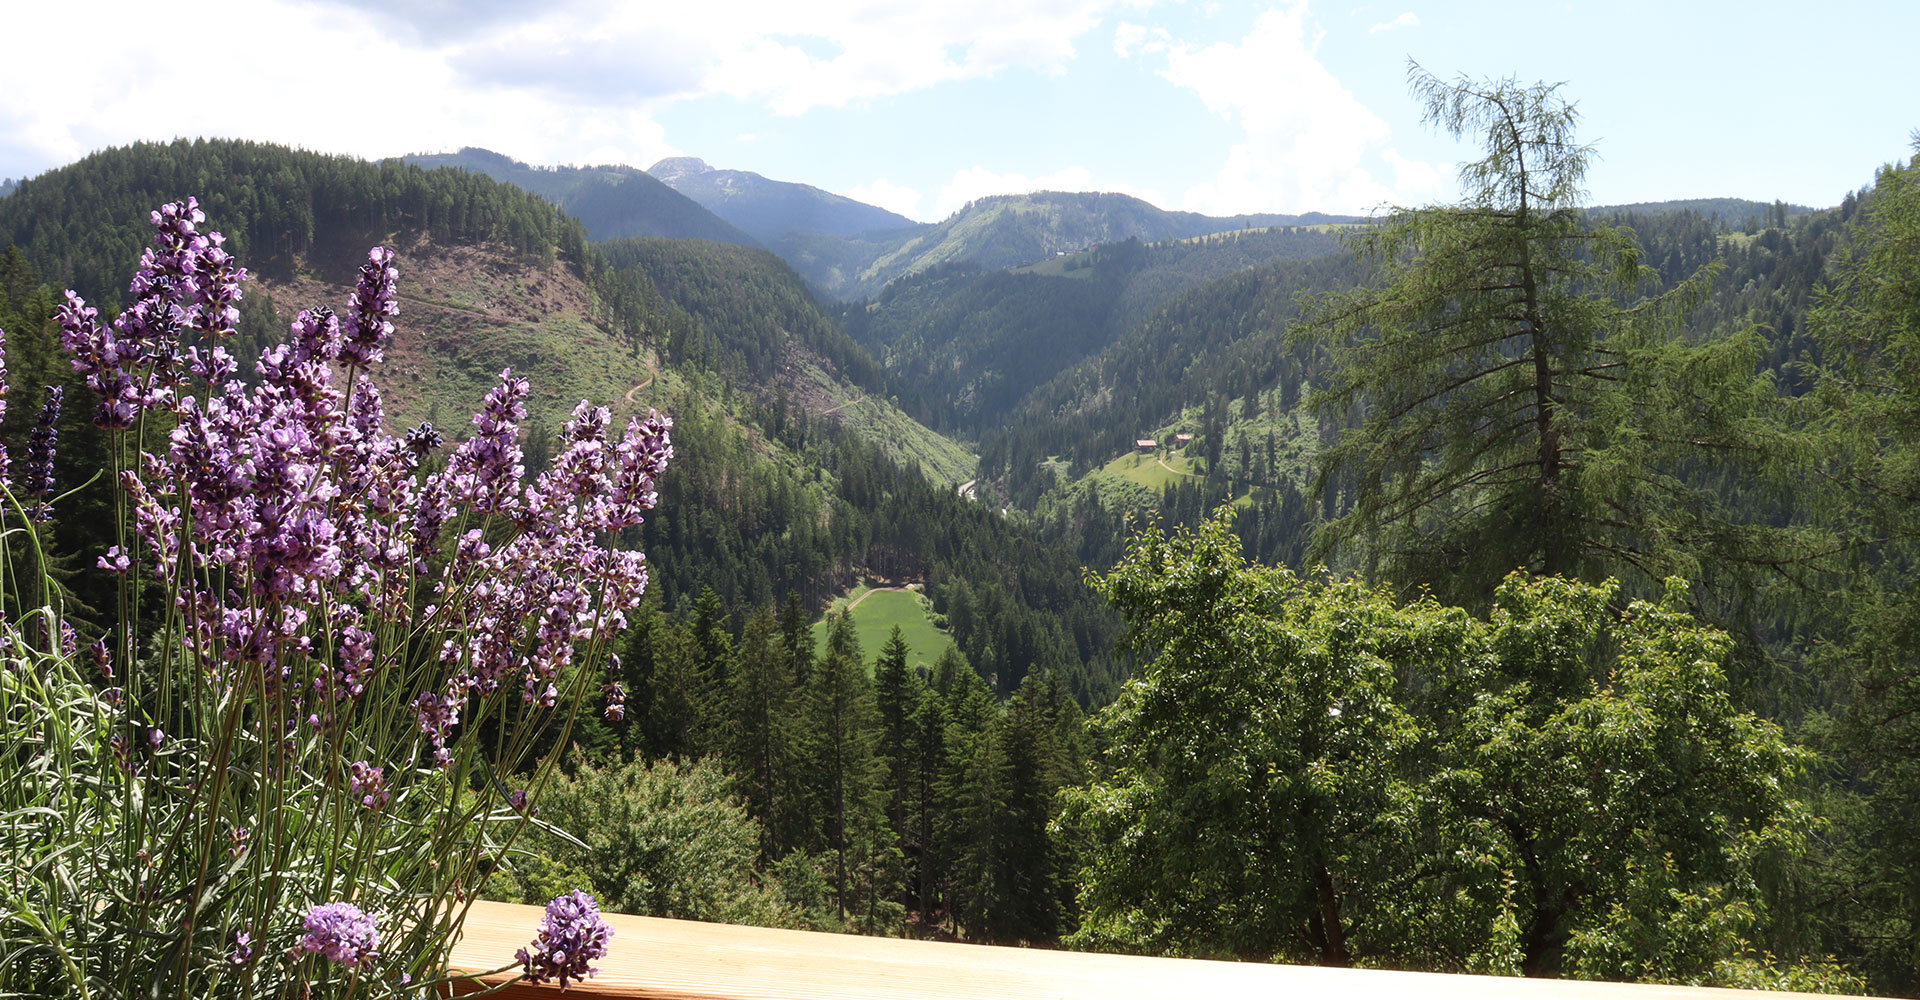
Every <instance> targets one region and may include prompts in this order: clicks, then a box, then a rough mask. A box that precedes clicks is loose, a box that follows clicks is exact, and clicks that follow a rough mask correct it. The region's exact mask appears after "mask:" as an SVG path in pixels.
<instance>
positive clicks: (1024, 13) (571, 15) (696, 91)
mask: <svg viewBox="0 0 1920 1000" xmlns="http://www.w3.org/2000/svg"><path fill="white" fill-rule="evenodd" d="M340 2H361V0H340ZM1113 3H1114V0H1040V2H1030V0H1029V2H1022V0H972V2H969V3H965V4H950V3H942V4H899V3H889V2H885V0H837V2H827V3H807V4H794V3H791V2H789V0H746V2H738V3H729V4H726V5H716V4H678V5H662V4H620V3H612V2H608V0H599V2H585V0H583V2H579V3H575V4H573V5H572V6H569V7H562V8H559V9H549V8H546V7H544V6H543V5H537V4H536V5H529V6H528V8H527V10H528V11H529V12H530V13H528V14H526V15H524V16H523V18H522V19H521V20H520V21H518V22H517V23H510V22H502V23H500V24H499V25H498V26H496V27H495V28H493V29H492V30H487V31H484V32H481V33H478V34H477V35H476V36H475V37H474V38H473V39H472V40H468V41H461V42H458V43H456V44H455V45H454V46H453V47H452V48H451V49H450V54H451V58H452V60H453V62H454V64H455V65H456V66H458V67H459V68H460V69H461V71H462V72H463V73H465V74H466V75H467V76H469V77H470V78H471V79H473V80H475V81H476V82H487V83H497V84H503V85H509V86H528V85H539V86H544V87H545V88H547V89H549V90H550V91H553V92H555V93H560V94H568V95H572V96H574V97H576V98H578V99H584V100H589V101H591V100H594V99H597V98H602V97H604V96H608V95H610V94H624V95H627V96H628V97H631V98H653V97H675V98H678V97H690V96H695V95H705V94H725V95H728V96H731V97H735V98H739V99H742V100H747V101H753V102H759V103H763V104H765V105H766V106H767V107H769V108H771V109H773V110H774V111H775V112H777V113H779V114H785V115H798V114H801V113H804V112H806V111H808V110H810V109H812V108H816V107H844V106H846V105H849V104H853V103H857V102H861V101H867V100H872V99H874V98H879V97H887V96H892V95H895V94H903V93H908V92H911V91H915V90H921V89H924V88H927V87H931V86H935V85H938V84H941V83H947V82H951V81H956V80H967V79H974V78H979V77H986V76H992V75H994V74H996V73H999V72H1001V71H1004V70H1007V69H1013V68H1021V69H1028V70H1033V71H1036V72H1040V73H1045V74H1048V75H1056V76H1057V75H1059V74H1061V73H1064V72H1065V71H1066V67H1067V65H1068V64H1069V63H1071V62H1072V61H1073V58H1074V55H1075V50H1074V40H1075V39H1077V38H1078V37H1080V36H1081V35H1084V34H1086V33H1087V32H1089V31H1091V30H1093V28H1094V27H1095V26H1097V25H1098V24H1099V23H1100V20H1101V17H1102V16H1103V15H1104V13H1105V11H1106V9H1107V8H1108V7H1111V6H1112V5H1113Z"/></svg>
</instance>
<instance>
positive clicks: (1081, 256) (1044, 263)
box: [1012, 250, 1099, 279]
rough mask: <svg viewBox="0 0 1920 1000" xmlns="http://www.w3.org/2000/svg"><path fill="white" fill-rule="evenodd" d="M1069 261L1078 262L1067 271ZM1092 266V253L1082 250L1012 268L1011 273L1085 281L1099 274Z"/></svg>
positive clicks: (1097, 269)
mask: <svg viewBox="0 0 1920 1000" xmlns="http://www.w3.org/2000/svg"><path fill="white" fill-rule="evenodd" d="M1069 261H1078V262H1079V266H1076V267H1074V268H1073V269H1071V270H1069V269H1068V268H1067V263H1068V262H1069ZM1092 265H1093V252H1092V251H1090V250H1083V251H1080V252H1078V253H1070V254H1067V255H1066V256H1064V257H1048V258H1046V259H1045V260H1039V261H1035V262H1034V263H1031V264H1027V265H1025V266H1022V267H1016V268H1013V269H1012V271H1013V273H1015V274H1039V275H1045V276H1046V277H1049V278H1080V279H1086V278H1091V277H1093V276H1094V275H1096V274H1098V273H1099V268H1096V267H1094V266H1092Z"/></svg>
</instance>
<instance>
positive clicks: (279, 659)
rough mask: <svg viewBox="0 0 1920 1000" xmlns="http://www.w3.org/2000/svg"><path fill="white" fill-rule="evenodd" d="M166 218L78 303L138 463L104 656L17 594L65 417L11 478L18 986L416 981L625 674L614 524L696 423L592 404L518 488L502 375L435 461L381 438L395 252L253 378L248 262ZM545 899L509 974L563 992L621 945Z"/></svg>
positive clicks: (9, 835)
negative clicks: (613, 648)
mask: <svg viewBox="0 0 1920 1000" xmlns="http://www.w3.org/2000/svg"><path fill="white" fill-rule="evenodd" d="M152 221H153V226H154V238H153V242H152V245H151V246H150V247H148V248H147V249H146V251H145V252H144V254H143V255H142V257H141V260H140V264H139V269H138V271H137V273H136V275H135V277H134V279H133V282H132V285H131V293H132V299H133V301H132V305H130V306H129V307H128V308H127V309H126V310H125V311H123V312H122V313H120V314H119V315H118V316H117V317H114V318H113V319H112V320H111V321H110V322H103V321H102V318H101V316H100V314H99V313H98V311H97V310H96V309H94V308H93V307H92V306H89V305H88V304H87V303H86V302H84V301H83V300H81V299H80V297H79V296H77V295H75V294H74V293H72V292H68V293H67V297H66V303H65V305H64V306H62V307H61V309H60V311H59V320H60V325H61V330H62V340H63V342H64V344H65V346H66V348H67V350H68V351H69V352H70V353H71V354H72V357H73V365H74V368H75V370H76V371H78V372H80V373H81V374H82V375H83V376H84V378H85V382H86V385H87V388H88V389H89V390H91V392H92V394H93V396H94V401H93V422H94V424H95V425H96V426H99V427H101V428H103V429H105V430H106V431H107V432H108V434H109V435H110V438H111V447H110V449H109V450H110V453H111V454H112V455H113V456H114V462H115V463H116V464H115V468H114V470H113V473H114V475H115V477H116V481H117V483H118V486H119V491H118V500H117V503H118V507H117V510H118V513H119V517H120V525H121V527H120V537H119V544H117V545H115V546H113V547H112V548H110V549H109V550H108V551H107V552H105V553H104V554H101V555H100V556H99V558H98V565H99V567H100V568H101V569H102V570H104V571H106V572H110V573H115V574H118V575H119V576H120V578H121V582H122V586H121V588H120V593H121V597H120V603H119V607H118V608H117V609H116V611H117V614H116V616H115V618H116V624H114V625H113V626H112V628H111V629H110V630H109V631H108V632H107V633H106V634H105V635H103V636H101V637H100V638H99V639H98V640H97V641H95V642H93V643H92V644H91V645H89V646H87V647H86V648H85V649H84V650H82V649H81V648H79V647H80V644H79V642H78V640H77V637H74V632H73V630H72V629H70V628H67V627H65V623H64V620H63V618H62V609H61V607H60V606H59V602H58V600H57V596H56V597H48V598H47V599H45V600H42V601H40V602H39V603H37V604H35V606H32V607H26V606H24V605H25V604H26V603H29V602H26V601H24V600H23V598H22V595H25V594H39V595H57V593H58V592H57V588H53V587H50V586H41V587H39V588H38V589H35V588H31V587H22V586H19V585H17V584H16V585H12V586H6V585H7V584H9V583H13V582H14V581H17V580H19V579H20V578H21V577H22V575H23V574H24V575H27V576H36V577H38V578H40V579H42V580H44V577H45V569H46V567H45V560H44V558H43V557H42V556H41V554H40V551H39V548H38V544H37V543H38V538H39V535H38V533H37V532H36V530H35V528H34V524H33V521H34V518H35V517H38V516H44V515H46V514H48V513H52V514H54V515H55V516H57V503H56V502H55V498H53V497H52V492H53V484H52V483H51V481H50V477H47V476H43V475H42V472H41V470H42V466H43V456H44V457H45V458H48V459H50V456H51V450H52V447H53V438H52V434H51V426H52V425H51V421H52V415H51V414H49V415H47V416H46V418H45V420H44V421H43V423H44V425H45V426H46V427H47V432H46V433H45V434H42V433H41V432H40V431H38V430H36V431H35V436H34V438H33V440H32V441H31V442H30V443H29V445H28V448H27V452H26V458H25V460H24V462H22V463H21V464H22V465H24V466H26V469H25V470H23V474H22V475H20V476H18V477H16V478H13V479H6V478H5V475H4V468H3V467H0V488H4V490H5V497H4V499H5V505H6V511H5V514H4V521H3V522H0V530H4V535H3V536H0V538H3V539H4V545H3V546H0V557H4V563H5V565H4V566H0V570H4V572H5V574H6V576H5V577H4V578H0V586H4V587H5V589H4V590H3V591H0V593H4V595H5V596H6V599H7V600H8V602H9V603H8V604H7V606H6V608H5V613H4V615H0V619H3V620H0V656H4V659H5V670H4V671H0V725H5V726H6V727H7V732H9V733H10V734H17V735H16V736H14V737H13V738H14V740H15V744H14V748H13V752H11V753H8V754H5V755H0V994H4V993H16V994H29V995H36V996H39V995H73V996H96V995H98V996H126V995H131V994H132V993H134V992H135V991H136V990H138V991H141V992H146V993H150V994H151V995H154V996H165V995H174V996H182V997H186V996H193V997H201V996H216V995H220V996H238V995H245V996H260V995H289V996H290V995H300V996H307V995H339V996H349V995H352V996H360V995H368V996H374V995H399V994H406V995H419V994H420V993H421V991H422V990H423V989H432V988H435V987H437V986H438V985H440V984H441V983H443V982H444V981H445V976H446V973H445V969H446V957H447V954H448V949H449V947H450V946H451V943H452V941H453V939H454V936H455V935H456V934H457V933H458V930H459V926H460V922H461V920H462V919H463V917H464V915H465V913H466V909H467V905H468V904H469V902H470V901H471V899H472V898H473V893H474V891H475V889H476V888H477V887H478V885H479V884H480V882H481V881H482V880H483V878H484V871H485V869H486V868H487V867H488V865H489V864H490V862H491V861H492V860H494V859H497V858H498V857H499V856H500V855H502V854H503V853H504V852H506V851H508V850H510V849H511V848H512V846H513V844H514V842H515V840H516V839H517V838H518V837H519V836H520V834H521V833H522V832H523V830H524V829H525V828H526V827H527V826H528V825H529V824H530V823H535V822H538V821H537V820H535V819H533V818H532V817H533V814H534V812H535V810H534V809H532V808H530V806H529V799H530V797H537V795H538V790H539V788H540V787H541V784H542V782H543V780H544V779H545V777H546V775H547V774H549V773H550V772H551V771H552V770H553V768H554V766H555V762H556V758H557V755H558V753H559V748H562V747H565V746H566V745H567V734H568V732H569V730H570V728H571V726H572V724H573V722H574V720H575V718H576V716H577V713H578V712H579V711H580V709H581V706H582V704H583V703H584V702H585V701H586V699H587V698H588V697H589V696H590V695H592V694H594V693H596V692H598V693H602V694H604V695H606V697H607V699H608V703H607V707H606V710H607V711H609V712H611V713H617V712H619V711H620V707H621V706H620V697H621V695H620V692H618V691H617V690H611V691H603V690H602V687H601V678H602V676H603V674H605V673H606V669H605V667H606V662H607V658H608V656H609V649H608V647H609V645H610V642H611V639H612V637H613V636H614V635H615V634H616V633H617V632H618V631H619V629H621V628H622V627H623V625H624V624H625V614H626V612H627V611H628V610H630V609H631V608H633V607H634V606H635V604H636V603H637V601H638V599H639V597H640V594H641V591H642V589H643V588H644V587H645V586H646V582H647V573H646V568H645V563H644V557H643V556H642V555H641V554H640V553H639V552H635V551H630V550H626V549H622V548H620V547H619V546H618V545H617V544H616V543H617V541H618V539H619V538H620V537H621V535H622V533H623V531H624V530H625V529H627V528H629V527H630V526H632V525H635V524H637V523H638V522H639V521H640V520H641V517H642V512H643V511H645V510H647V509H649V508H651V507H652V506H653V505H654V502H655V500H656V496H655V493H654V482H655V481H656V479H657V478H658V477H659V476H660V475H661V473H662V471H663V470H664V469H665V467H666V463H667V461H668V460H669V459H670V458H671V456H672V454H673V449H672V445H671V442H670V437H669V428H670V427H671V421H669V420H668V419H667V418H665V417H663V416H660V415H659V414H652V415H650V416H649V417H648V419H646V420H638V419H635V420H631V421H629V423H628V424H627V426H626V428H625V431H624V433H623V434H621V435H619V436H618V437H617V438H616V437H615V436H614V435H613V434H612V429H611V425H612V419H611V414H610V413H609V411H608V410H607V409H606V408H605V407H596V406H593V405H590V404H588V403H586V402H582V403H581V404H580V405H579V406H578V407H577V408H576V409H575V410H574V411H573V414H572V418H571V419H570V420H569V421H568V423H567V425H566V429H565V432H564V438H565V440H564V442H563V445H562V447H561V449H560V451H559V454H558V455H557V457H556V459H555V460H554V462H553V465H552V468H551V469H550V470H549V471H547V472H545V473H543V474H541V475H540V476H538V477H537V478H533V479H529V478H528V476H527V475H526V471H525V469H524V467H523V465H522V460H521V450H520V444H519V422H520V421H521V420H523V419H524V418H525V415H526V414H525V407H524V403H525V400H526V397H527V393H528V386H527V381H526V379H524V378H519V377H516V376H514V375H513V374H512V373H511V372H510V371H506V372H502V373H501V376H500V382H499V384H498V385H497V386H495V387H494V389H493V390H492V391H491V392H489V393H488V394H487V396H486V399H485V401H484V403H483V405H482V408H481V411H480V412H479V413H478V414H477V415H475V417H474V419H473V423H474V431H473V433H472V434H471V435H470V436H468V437H467V438H466V439H465V440H464V441H461V442H459V443H458V444H457V445H455V446H454V448H453V449H452V451H451V453H450V454H448V455H446V457H445V460H444V463H442V462H440V461H439V459H438V458H437V457H436V456H435V454H434V453H435V452H436V451H437V450H438V449H440V448H441V447H442V446H443V444H444V439H443V438H442V436H441V435H440V434H439V433H438V432H437V431H435V430H434V429H433V428H432V427H431V426H424V425H423V426H422V427H419V428H415V429H413V430H412V431H409V432H406V433H405V434H403V435H395V434H393V433H390V432H389V431H388V430H387V428H386V419H385V413H384V411H383V408H382V403H381V396H380V392H379V390H378V388H377V386H376V385H375V383H374V381H373V379H371V378H370V377H369V372H370V370H371V368H372V366H374V365H376V364H378V363H379V361H380V359H381V356H382V353H383V348H384V344H385V342H386V340H387V338H388V337H389V336H390V334H391V333H392V330H393V325H392V322H391V319H392V317H393V316H394V315H395V314H396V312H397V300H396V298H395V295H394V286H395V282H396V280H397V279H398V272H397V271H396V269H395V267H394V263H393V254H392V252H391V251H389V250H386V249H384V248H378V247H376V248H375V249H373V250H372V251H371V252H370V253H369V255H368V258H367V260H366V262H365V264H364V265H363V266H362V267H361V269H360V277H359V282H358V285H357V287H356V288H355V290H354V293H353V295H352V297H351V299H350V300H349V303H348V306H347V312H346V316H345V317H344V319H343V318H341V317H339V316H336V315H335V314H334V313H332V312H331V311H330V310H327V309H324V308H316V309H312V310H308V311H306V312H302V313H301V314H300V315H299V317H298V318H297V319H296V320H295V321H294V322H293V324H292V327H291V330H290V334H289V337H288V338H287V340H286V341H285V342H284V343H282V344H279V345H276V346H274V347H271V348H269V349H267V350H266V351H264V352H262V354H261V355H260V357H259V359H258V360H257V362H255V364H254V371H255V373H256V374H257V382H256V383H255V384H253V385H249V384H247V383H245V382H242V381H240V380H238V379H237V378H236V377H235V376H236V375H237V373H238V371H239V364H238V362H237V361H236V359H234V358H233V357H232V356H231V355H230V354H229V353H228V351H227V350H226V348H225V347H224V346H222V344H223V340H224V339H225V338H226V337H228V336H229V335H231V334H232V333H233V332H234V324H235V323H236V322H237V319H238V310H237V307H236V303H237V302H238V301H239V299H240V296H241V292H242V284H243V282H244V281H245V280H246V277H247V275H246V272H245V270H244V269H242V268H241V267H239V266H238V264H237V262H236V261H234V260H233V258H232V256H231V255H230V254H228V253H227V252H226V251H225V250H223V249H222V247H221V238H220V236H219V234H217V233H206V234H203V233H201V232H200V231H199V228H198V227H199V225H200V224H201V223H202V222H204V221H205V220H204V216H203V214H202V213H201V212H200V210H199V208H198V206H197V204H196V203H195V202H194V201H193V200H192V199H188V200H187V201H186V202H184V203H179V204H170V205H167V206H165V207H163V208H161V209H160V210H159V211H157V212H154V213H153V216H152ZM4 371H5V369H4V365H3V363H0V394H4V391H5V387H4ZM68 403H69V404H70V405H71V404H72V401H71V400H69V401H68ZM59 405H60V400H59V397H58V396H57V395H53V396H52V397H51V399H50V402H49V408H50V410H53V409H57V407H58V406H59ZM0 406H4V396H3V395H0ZM0 454H4V453H0ZM62 636H66V637H70V638H68V639H66V640H64V641H63V640H62V638H61V637H62ZM579 895H580V894H576V896H579ZM563 902H564V904H565V905H564V906H563V905H562V904H563ZM555 905H556V906H562V912H561V915H560V916H559V917H556V916H555V915H554V911H553V910H552V909H551V908H550V909H549V914H548V920H547V924H546V925H544V926H543V928H542V930H541V931H540V936H539V937H537V938H536V939H535V941H534V943H533V945H532V948H533V950H532V951H531V952H525V951H523V953H522V955H521V956H519V957H518V959H517V960H516V961H509V960H508V956H502V970H499V971H504V970H507V969H510V968H512V967H513V966H515V965H518V966H520V967H521V968H522V970H523V973H522V974H523V975H530V976H534V977H536V981H537V980H538V978H544V977H552V976H556V975H557V976H558V977H560V980H561V982H562V984H563V985H564V984H565V983H566V982H567V979H568V978H569V977H571V978H578V977H579V976H580V975H581V974H582V973H584V972H586V971H588V969H587V966H586V965H585V962H586V960H587V958H591V957H598V956H599V954H601V953H604V952H603V950H604V945H605V940H606V933H605V927H604V924H603V923H601V922H600V918H599V916H598V911H597V909H596V908H595V907H594V906H593V904H592V901H591V900H590V899H584V897H582V898H575V897H563V899H562V900H557V901H556V903H555ZM563 918H564V919H563ZM596 928H597V929H596ZM560 941H567V942H573V941H587V942H593V943H595V946H596V947H598V948H600V949H602V950H601V951H599V952H595V953H594V954H592V955H587V953H586V952H582V951H580V949H579V946H578V945H574V944H558V943H555V942H560ZM563 951H564V952H566V954H562V952H563ZM583 956H585V957H583Z"/></svg>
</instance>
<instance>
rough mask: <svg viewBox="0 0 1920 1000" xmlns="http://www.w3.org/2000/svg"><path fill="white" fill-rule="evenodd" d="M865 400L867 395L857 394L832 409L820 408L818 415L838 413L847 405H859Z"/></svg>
mask: <svg viewBox="0 0 1920 1000" xmlns="http://www.w3.org/2000/svg"><path fill="white" fill-rule="evenodd" d="M866 401H867V397H865V396H859V397H856V398H853V399H849V400H847V401H846V402H844V403H841V404H840V405H839V406H836V407H834V408H833V409H830V410H821V411H820V415H821V416H823V417H825V416H830V415H832V414H835V413H839V412H840V411H841V410H844V409H846V408H847V407H849V406H859V405H860V404H861V403H864V402H866Z"/></svg>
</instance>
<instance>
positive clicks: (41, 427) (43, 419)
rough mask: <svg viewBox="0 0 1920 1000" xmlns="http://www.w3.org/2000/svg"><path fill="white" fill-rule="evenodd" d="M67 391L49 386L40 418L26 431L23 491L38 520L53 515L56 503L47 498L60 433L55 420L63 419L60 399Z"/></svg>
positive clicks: (50, 486) (43, 519)
mask: <svg viewBox="0 0 1920 1000" xmlns="http://www.w3.org/2000/svg"><path fill="white" fill-rule="evenodd" d="M65 394H66V390H65V389H62V388H61V387H60V386H57V385H50V386H47V401H46V404H45V405H43V406H41V407H40V419H39V420H37V421H35V422H34V425H33V430H31V431H29V432H28V433H27V460H26V462H25V463H24V464H23V466H22V468H21V476H20V492H21V493H22V494H23V495H24V496H25V497H26V498H28V499H30V500H32V504H31V505H30V506H29V507H28V508H27V516H28V517H29V518H32V519H33V520H35V521H45V520H47V519H48V518H50V517H52V516H53V505H52V504H51V503H49V502H48V498H49V497H51V496H52V494H53V451H54V444H55V442H56V440H57V438H58V437H59V434H60V431H59V428H57V427H55V426H54V423H55V421H57V420H59V419H60V400H61V398H62V397H63V396H64V395H65Z"/></svg>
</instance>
